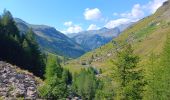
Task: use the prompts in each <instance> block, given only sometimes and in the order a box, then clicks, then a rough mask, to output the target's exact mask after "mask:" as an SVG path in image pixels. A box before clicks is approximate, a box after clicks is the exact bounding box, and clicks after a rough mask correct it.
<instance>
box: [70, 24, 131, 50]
mask: <svg viewBox="0 0 170 100" xmlns="http://www.w3.org/2000/svg"><path fill="white" fill-rule="evenodd" d="M132 24H133V23H129V24H122V25H120V26H118V27H115V28H112V29H108V28H105V27H104V28H101V29H99V30H90V31H83V32H79V33H72V34H68V37H70V38H71V39H72V40H74V41H75V42H77V43H78V44H80V45H81V46H82V47H84V48H85V49H86V50H89V51H90V50H93V49H96V48H98V47H101V46H102V45H104V44H106V43H108V42H110V41H111V40H112V39H113V38H115V37H117V36H118V35H119V34H120V33H121V32H122V31H124V30H125V29H126V28H128V27H129V26H131V25H132Z"/></svg>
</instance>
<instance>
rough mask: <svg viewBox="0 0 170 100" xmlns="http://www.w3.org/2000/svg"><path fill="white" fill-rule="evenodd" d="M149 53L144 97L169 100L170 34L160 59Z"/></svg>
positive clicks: (154, 99)
mask: <svg viewBox="0 0 170 100" xmlns="http://www.w3.org/2000/svg"><path fill="white" fill-rule="evenodd" d="M156 58H158V57H155V55H151V60H150V63H149V64H150V68H151V69H150V74H149V78H148V85H147V92H146V98H145V99H149V100H169V98H170V83H169V82H170V78H169V75H170V35H167V40H166V43H165V45H164V50H163V53H162V55H161V57H160V60H158V59H156Z"/></svg>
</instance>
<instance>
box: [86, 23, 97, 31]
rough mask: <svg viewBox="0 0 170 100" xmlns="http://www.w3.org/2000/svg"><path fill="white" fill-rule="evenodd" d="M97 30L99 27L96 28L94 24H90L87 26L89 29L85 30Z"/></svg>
mask: <svg viewBox="0 0 170 100" xmlns="http://www.w3.org/2000/svg"><path fill="white" fill-rule="evenodd" d="M97 29H99V27H97V26H96V25H95V24H91V25H89V27H88V28H87V30H97Z"/></svg>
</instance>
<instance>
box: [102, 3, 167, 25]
mask: <svg viewBox="0 0 170 100" xmlns="http://www.w3.org/2000/svg"><path fill="white" fill-rule="evenodd" d="M165 1H167V0H150V2H149V3H147V4H145V5H140V4H135V5H134V6H133V8H132V10H131V11H130V12H126V13H122V14H117V13H114V14H113V15H119V16H120V18H119V19H116V20H110V21H109V22H108V23H106V25H105V27H107V28H114V27H116V26H119V25H121V24H126V23H129V22H135V21H138V20H140V19H141V18H143V17H145V16H146V15H147V14H152V13H154V12H155V11H156V10H157V9H158V8H159V7H160V6H161V5H162V4H163V2H165Z"/></svg>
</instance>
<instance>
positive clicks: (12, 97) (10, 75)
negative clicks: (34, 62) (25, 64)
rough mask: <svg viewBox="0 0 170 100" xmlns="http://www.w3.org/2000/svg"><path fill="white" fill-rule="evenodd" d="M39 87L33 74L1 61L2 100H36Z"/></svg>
mask: <svg viewBox="0 0 170 100" xmlns="http://www.w3.org/2000/svg"><path fill="white" fill-rule="evenodd" d="M37 86H38V82H37V81H36V79H35V77H34V76H33V75H32V74H30V73H26V72H22V71H19V70H18V69H17V67H16V66H13V65H11V64H9V63H5V62H3V61H0V99H4V100H16V99H18V98H21V99H26V100H35V99H37V98H38V93H37Z"/></svg>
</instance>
